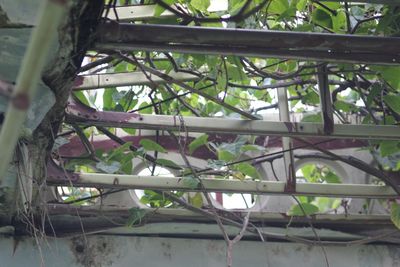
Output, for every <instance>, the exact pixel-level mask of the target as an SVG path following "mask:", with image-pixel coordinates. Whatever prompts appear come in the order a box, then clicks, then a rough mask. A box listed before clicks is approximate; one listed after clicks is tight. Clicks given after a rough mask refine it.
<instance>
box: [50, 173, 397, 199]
mask: <svg viewBox="0 0 400 267" xmlns="http://www.w3.org/2000/svg"><path fill="white" fill-rule="evenodd" d="M201 181H202V185H203V186H204V188H205V189H206V190H207V191H210V192H232V193H244V194H246V193H248V194H250V193H253V194H276V195H310V196H330V197H354V198H395V197H397V193H396V192H394V190H393V189H392V188H391V187H389V186H383V185H367V184H319V183H300V184H297V186H296V191H295V192H292V191H290V192H287V190H286V189H285V185H286V182H281V181H253V180H244V181H240V180H227V179H215V178H202V179H201ZM48 182H49V184H58V185H62V184H64V183H65V184H66V185H69V184H70V182H69V181H67V180H66V181H65V182H56V181H48ZM74 186H78V187H96V188H97V187H104V188H126V189H159V190H183V191H197V190H202V188H203V187H202V188H195V189H193V187H192V186H191V185H190V183H186V182H185V178H183V177H162V176H140V175H122V174H102V173H80V174H79V179H78V180H77V181H75V182H74Z"/></svg>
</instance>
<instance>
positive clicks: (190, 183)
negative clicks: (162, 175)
mask: <svg viewBox="0 0 400 267" xmlns="http://www.w3.org/2000/svg"><path fill="white" fill-rule="evenodd" d="M181 181H182V183H183V184H184V185H185V186H187V187H189V188H190V189H197V188H198V186H199V184H200V181H199V180H198V179H196V178H195V177H193V176H185V177H183V178H182V180H181Z"/></svg>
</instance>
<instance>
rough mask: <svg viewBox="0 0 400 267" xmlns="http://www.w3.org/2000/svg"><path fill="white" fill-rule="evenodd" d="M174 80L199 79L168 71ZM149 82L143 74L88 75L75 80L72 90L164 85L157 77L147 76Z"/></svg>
mask: <svg viewBox="0 0 400 267" xmlns="http://www.w3.org/2000/svg"><path fill="white" fill-rule="evenodd" d="M168 75H169V76H171V77H172V78H173V79H175V80H179V81H183V82H187V81H197V80H199V77H198V76H196V75H193V74H190V73H186V72H175V71H173V70H172V71H170V72H169V73H168ZM148 76H149V77H150V78H151V81H150V80H149V79H148V77H146V75H144V73H143V72H140V71H134V72H123V73H105V74H90V75H79V76H78V77H77V78H76V80H75V86H74V88H73V90H90V89H98V88H104V87H118V86H134V85H150V84H152V83H153V82H155V83H166V82H165V80H164V79H162V78H160V77H159V76H156V75H152V74H151V73H149V74H148Z"/></svg>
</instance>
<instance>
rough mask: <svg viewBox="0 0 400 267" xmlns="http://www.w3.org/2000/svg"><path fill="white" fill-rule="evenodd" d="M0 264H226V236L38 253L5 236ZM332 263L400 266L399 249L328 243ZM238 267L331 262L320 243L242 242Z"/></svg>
mask: <svg viewBox="0 0 400 267" xmlns="http://www.w3.org/2000/svg"><path fill="white" fill-rule="evenodd" d="M0 248H1V249H0V259H1V263H0V265H1V266H40V265H41V264H42V260H43V264H44V266H58V267H64V266H65V267H67V266H68V267H71V266H96V267H97V266H102V267H104V266H124V267H125V266H140V267H154V266H163V267H170V266H171V267H180V266H188V267H189V266H190V267H192V266H194V267H195V266H198V267H205V266H225V243H224V241H221V240H200V239H178V238H157V237H133V236H130V237H129V236H87V237H86V241H85V238H83V237H77V238H72V239H52V238H48V239H46V240H45V241H43V242H41V246H40V250H41V253H42V254H41V253H40V252H39V250H38V248H37V246H36V241H35V239H32V238H26V239H20V240H15V239H13V238H11V237H10V238H8V237H3V238H0ZM325 249H326V252H327V257H328V260H329V265H330V267H350V266H351V267H357V266H360V267H377V266H388V267H389V266H390V267H396V266H400V247H398V246H385V245H376V246H375V245H368V246H352V247H326V248H325ZM233 263H234V264H233V266H236V267H239V266H243V267H253V266H267V267H268V266H271V267H288V266H296V267H303V266H304V267H320V266H326V263H325V259H324V256H323V253H322V250H321V248H320V247H309V246H305V245H299V244H290V243H261V242H255V241H240V242H239V243H238V244H237V245H235V247H234V252H233Z"/></svg>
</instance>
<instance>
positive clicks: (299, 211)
mask: <svg viewBox="0 0 400 267" xmlns="http://www.w3.org/2000/svg"><path fill="white" fill-rule="evenodd" d="M317 212H319V208H318V207H317V206H315V205H313V204H310V203H301V207H300V205H299V204H295V205H293V206H292V207H291V208H290V210H289V212H288V215H291V216H308V215H312V214H315V213H317Z"/></svg>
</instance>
